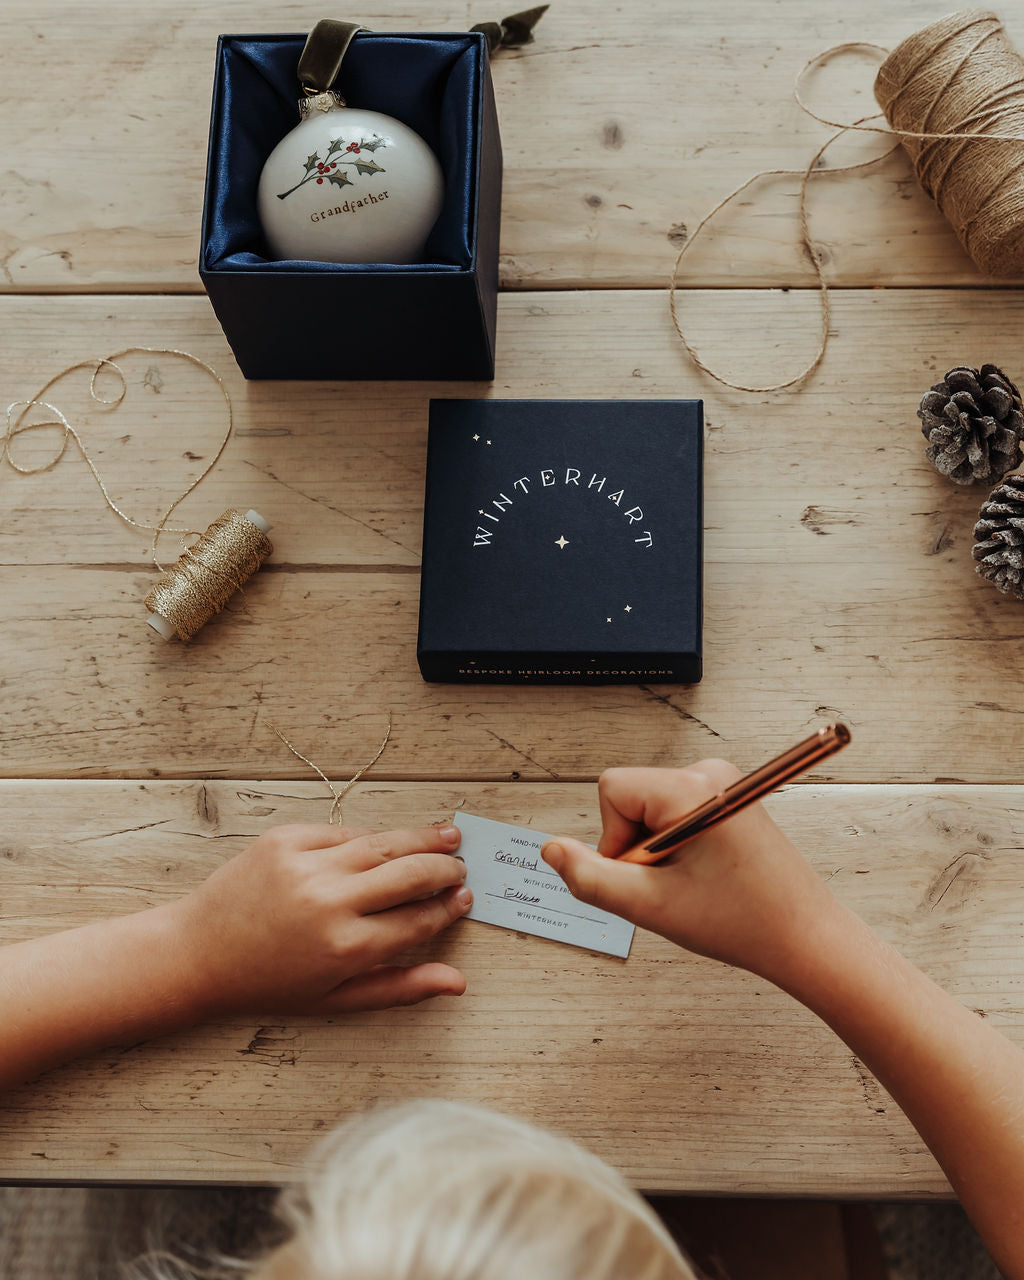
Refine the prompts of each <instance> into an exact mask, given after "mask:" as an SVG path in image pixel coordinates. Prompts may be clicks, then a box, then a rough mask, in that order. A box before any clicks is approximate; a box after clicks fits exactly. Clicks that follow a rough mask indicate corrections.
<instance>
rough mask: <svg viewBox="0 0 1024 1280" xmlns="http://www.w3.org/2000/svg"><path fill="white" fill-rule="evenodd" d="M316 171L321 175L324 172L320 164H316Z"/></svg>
mask: <svg viewBox="0 0 1024 1280" xmlns="http://www.w3.org/2000/svg"><path fill="white" fill-rule="evenodd" d="M317 169H318V170H319V171H320V172H321V173H323V171H324V167H323V165H322V164H318V165H317Z"/></svg>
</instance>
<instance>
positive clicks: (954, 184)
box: [669, 10, 1024, 393]
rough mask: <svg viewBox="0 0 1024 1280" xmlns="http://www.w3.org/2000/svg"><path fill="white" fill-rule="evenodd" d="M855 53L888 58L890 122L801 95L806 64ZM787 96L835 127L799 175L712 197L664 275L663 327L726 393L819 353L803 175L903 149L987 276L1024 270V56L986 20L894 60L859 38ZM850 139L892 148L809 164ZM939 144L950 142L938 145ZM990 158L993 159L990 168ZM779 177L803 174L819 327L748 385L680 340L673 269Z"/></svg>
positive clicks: (913, 44) (824, 303) (811, 365)
mask: <svg viewBox="0 0 1024 1280" xmlns="http://www.w3.org/2000/svg"><path fill="white" fill-rule="evenodd" d="M856 49H872V50H874V51H876V52H879V53H883V54H886V55H887V57H886V60H885V62H884V63H883V64H882V65H881V67H880V68H879V71H878V75H877V78H876V80H875V96H876V98H877V99H878V101H879V104H880V105H881V106H882V108H883V112H884V114H885V117H886V119H887V121H888V126H889V127H886V126H883V125H873V124H871V123H870V121H872V120H877V119H880V118H881V116H880V114H875V115H870V116H864V117H862V118H861V119H859V120H855V121H852V122H843V121H839V120H831V119H829V118H828V117H827V116H823V115H820V114H819V113H818V112H816V111H814V110H812V109H811V108H810V107H809V106H808V105H807V103H806V102H805V101H804V99H803V96H802V94H801V88H802V85H803V82H804V80H805V78H806V76H807V75H808V74H809V73H810V72H811V71H812V70H813V69H814V68H815V67H817V66H819V65H820V64H822V63H824V62H825V61H826V60H827V59H829V58H831V57H834V56H835V55H836V54H840V53H847V52H850V51H852V50H856ZM793 97H794V99H795V101H796V103H797V105H798V106H799V107H800V109H801V110H802V111H804V112H806V114H807V115H809V116H811V117H813V119H815V120H817V121H819V122H820V123H822V124H825V125H828V126H829V127H830V128H835V129H837V132H836V133H834V134H833V135H832V136H831V137H830V138H829V139H828V140H827V141H826V142H825V143H824V144H823V145H822V146H821V147H819V148H818V150H817V151H816V152H815V154H814V155H813V157H812V158H811V161H810V163H809V164H808V165H807V166H806V168H803V169H764V170H762V171H760V172H759V173H755V174H753V175H752V176H751V177H750V178H748V179H747V180H746V181H745V182H743V183H741V184H740V186H738V187H737V188H736V189H735V190H734V191H731V192H730V193H729V194H728V195H727V196H725V197H724V199H722V200H720V201H719V202H718V203H717V204H716V205H715V206H714V208H713V209H712V210H711V211H710V212H709V213H707V214H706V215H705V216H704V217H703V218H702V219H701V220H700V222H699V223H698V224H697V227H696V229H695V230H694V232H693V234H692V235H691V236H689V237H688V238H687V240H686V242H685V243H684V244H683V246H682V248H681V249H680V250H679V253H678V254H677V256H676V260H675V263H674V265H673V268H672V275H671V277H670V280H669V308H670V311H671V315H672V323H673V325H674V326H675V330H676V333H677V334H678V335H679V340H680V342H681V343H682V344H683V347H684V348H685V350H686V352H687V354H688V355H689V357H690V359H691V360H692V361H693V362H694V364H696V365H697V367H698V368H699V369H702V370H703V371H704V372H705V373H706V374H708V376H709V377H711V378H714V379H715V381H716V382H719V383H721V384H722V385H723V386H726V387H731V388H733V390H735V391H751V392H759V393H760V392H768V391H782V390H783V389H784V388H786V387H792V386H794V385H796V384H797V383H800V382H803V381H804V380H805V379H806V378H807V377H808V375H809V374H811V373H813V371H814V370H815V369H816V368H817V367H818V365H819V364H820V363H821V361H822V358H823V356H824V355H825V351H826V348H827V346H828V336H829V327H830V323H831V304H830V300H829V287H828V282H827V280H826V278H825V272H824V268H823V266H822V263H821V260H820V258H819V256H818V254H817V252H816V250H815V248H814V244H813V241H812V240H811V232H810V224H809V220H808V212H807V186H808V183H809V181H810V179H811V176H812V174H823V175H824V174H835V173H848V172H852V171H853V170H854V169H866V168H868V167H869V166H871V165H874V164H877V163H878V162H879V161H880V160H883V159H885V157H886V156H888V155H891V154H892V152H893V151H895V150H896V148H897V147H898V146H899V145H900V144H901V143H902V144H903V146H904V147H905V148H906V150H907V152H908V154H909V155H910V158H911V160H912V162H913V164H914V170H915V174H916V175H917V178H918V181H919V182H920V183H921V186H922V187H923V188H924V190H925V191H926V192H927V193H928V194H929V195H930V196H932V197H933V199H934V200H935V202H936V203H937V204H938V206H939V208H940V209H941V210H942V212H943V213H944V214H945V215H946V217H947V218H948V219H949V220H950V222H951V223H952V225H953V228H954V230H955V231H956V233H957V235H958V236H959V238H960V240H961V243H962V244H963V245H964V247H965V248H966V249H967V251H968V253H969V254H970V255H971V257H972V258H973V259H974V261H975V262H976V263H977V264H978V266H980V267H981V268H982V269H983V270H986V271H990V272H992V273H993V274H1007V273H1016V272H1018V271H1020V270H1024V149H1022V148H1020V147H1019V146H1018V147H1016V148H1013V147H1006V146H1005V144H1006V143H1008V142H1009V143H1016V144H1020V143H1024V59H1022V58H1021V57H1020V55H1019V54H1018V53H1017V51H1016V50H1015V49H1014V48H1013V46H1012V45H1011V44H1010V42H1009V41H1008V40H1007V38H1006V35H1005V32H1004V30H1003V27H1002V24H1001V23H1000V21H999V19H998V18H997V17H996V15H995V14H993V13H990V12H987V11H981V10H965V11H962V12H959V13H954V14H951V15H950V16H949V17H947V18H943V19H941V20H940V21H939V22H936V23H933V24H932V25H931V26H929V27H926V28H925V29H924V30H923V31H919V32H917V33H916V34H915V35H913V36H910V37H908V38H907V39H906V40H904V41H903V42H902V43H901V44H900V45H899V46H898V47H897V48H896V49H895V50H893V51H892V52H891V53H890V52H889V50H887V49H885V48H883V47H882V46H881V45H876V44H870V43H867V42H864V41H846V42H844V43H843V44H838V45H834V46H833V47H832V48H830V49H825V50H823V51H822V52H821V53H817V54H815V55H814V57H813V58H810V59H809V60H808V61H807V62H806V63H805V64H804V65H803V67H801V69H800V71H799V72H798V73H797V76H796V80H795V81H794V85H793ZM932 126H934V128H933V127H932ZM850 132H863V133H879V134H883V135H885V136H888V137H893V138H895V139H896V141H895V142H894V143H893V144H892V145H891V146H889V147H887V148H886V149H885V150H884V151H882V152H880V153H879V154H878V155H876V156H872V157H871V158H870V159H868V160H862V161H860V162H858V163H855V164H848V165H836V166H831V167H827V168H818V164H819V161H820V160H821V159H822V158H823V157H824V155H825V154H826V153H827V152H828V150H829V149H830V148H831V147H832V146H833V145H834V143H836V142H837V141H838V140H839V139H840V138H841V137H843V136H844V135H845V134H847V133H850ZM942 143H951V144H953V145H951V146H948V147H945V148H943V147H942V146H941V144H942ZM968 144H971V145H968ZM976 144H977V145H976ZM984 144H993V145H984ZM997 158H998V160H999V163H995V160H996V159H997ZM776 176H781V177H799V178H800V196H799V206H798V207H799V218H800V243H801V246H802V248H803V250H804V252H805V253H806V255H807V257H808V259H809V261H810V263H811V265H812V266H813V268H814V271H815V274H816V276H817V281H818V295H819V301H820V309H821V328H820V332H819V338H818V346H817V350H816V351H815V353H814V355H813V357H812V358H811V360H810V361H809V362H808V363H807V364H806V365H805V366H804V367H803V368H802V369H801V370H800V371H799V372H798V373H796V374H794V375H793V376H792V377H791V378H787V379H786V380H785V381H782V382H774V383H772V384H770V385H768V386H754V385H751V384H749V383H743V382H734V381H732V380H731V379H730V378H727V377H726V376H725V375H724V374H720V373H718V372H716V371H715V370H714V369H712V368H711V367H710V366H709V365H708V364H707V363H706V362H705V361H704V360H703V359H702V358H701V357H700V355H699V354H698V352H697V351H696V350H695V349H694V347H693V345H692V344H691V342H690V341H689V339H688V338H687V336H686V334H685V333H684V331H683V327H682V323H681V321H680V318H679V306H678V298H677V288H678V277H679V267H680V264H681V262H682V260H683V258H684V257H685V255H686V254H687V253H688V252H689V251H690V249H691V248H692V247H693V244H694V242H695V241H696V239H697V238H698V236H699V235H700V233H701V231H702V230H703V228H704V227H705V226H706V225H707V223H708V222H710V221H711V219H712V218H713V217H714V216H715V214H717V213H718V212H719V210H721V209H723V208H724V207H725V206H726V205H727V204H729V203H730V202H731V201H733V200H735V198H736V197H737V196H738V195H740V194H741V193H742V192H744V191H745V190H746V189H747V188H748V187H749V186H751V185H752V184H753V183H755V182H757V181H759V180H760V179H761V178H767V177H776ZM1015 180H1016V181H1015Z"/></svg>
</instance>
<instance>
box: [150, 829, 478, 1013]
mask: <svg viewBox="0 0 1024 1280" xmlns="http://www.w3.org/2000/svg"><path fill="white" fill-rule="evenodd" d="M458 843H459V832H458V830H457V829H456V828H455V827H451V826H446V827H443V828H440V829H439V828H438V827H423V828H421V829H419V830H415V831H363V830H356V829H353V828H345V827H332V826H313V825H310V826H288V827H276V828H274V829H273V830H271V831H268V832H266V834H264V835H262V836H260V838H259V839H258V840H257V841H256V842H255V843H254V844H252V845H250V847H249V848H248V849H246V850H245V852H244V853H241V854H239V855H238V856H237V857H236V858H232V859H231V861H230V862H227V863H225V864H224V866H222V867H220V868H219V869H218V870H217V871H215V872H214V873H213V875H212V876H210V878H209V879H208V880H207V881H206V882H205V883H204V884H202V885H200V886H199V888H198V889H195V890H194V891H193V892H192V893H190V894H189V895H188V896H187V897H185V898H183V899H181V901H180V902H178V903H175V904H173V905H172V907H171V908H170V909H171V910H172V911H175V912H177V921H178V925H179V927H180V931H181V936H182V962H183V964H184V965H186V966H187V968H188V971H189V983H190V985H191V986H192V988H193V991H194V997H195V1001H196V1004H197V1006H198V1007H199V1008H200V1009H202V1010H203V1011H204V1013H205V1015H206V1016H209V1015H210V1014H213V1013H225V1012H241V1011H254V1010H275V1011H277V1010H280V1011H282V1012H284V1011H291V1012H298V1013H334V1012H344V1011H353V1010H358V1009H383V1008H387V1007H388V1006H390V1005H396V1004H415V1003H417V1002H418V1001H420V1000H426V999H428V998H429V997H431V996H436V995H461V994H462V992H463V991H464V990H465V987H466V982H465V979H464V978H463V976H462V974H461V973H459V971H458V970H457V969H453V968H451V966H449V965H446V964H419V965H414V966H413V967H412V968H409V969H402V968H396V967H394V966H390V965H388V963H387V962H388V961H390V960H391V959H393V957H395V956H397V955H398V954H399V953H400V952H402V951H406V950H408V948H409V947H412V946H415V945H416V944H417V943H420V942H424V941H426V940H427V939H428V938H431V937H433V936H434V934H436V933H439V932H440V931H441V930H442V929H444V928H445V927H446V926H447V925H449V924H451V923H452V921H453V920H457V919H458V918H459V917H460V916H462V915H465V913H466V912H467V911H468V910H469V908H470V906H471V905H472V901H473V895H472V894H471V893H470V891H469V890H468V889H467V888H465V886H464V884H463V881H464V880H465V878H466V867H465V864H464V863H463V862H462V861H461V860H460V859H458V858H455V857H452V854H453V853H454V852H455V850H456V848H457V847H458Z"/></svg>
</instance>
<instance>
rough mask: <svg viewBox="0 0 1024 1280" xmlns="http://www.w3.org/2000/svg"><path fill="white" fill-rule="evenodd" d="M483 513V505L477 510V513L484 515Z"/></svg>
mask: <svg viewBox="0 0 1024 1280" xmlns="http://www.w3.org/2000/svg"><path fill="white" fill-rule="evenodd" d="M483 514H484V509H483V507H481V508H480V510H479V511H478V512H477V515H478V516H482V515H483Z"/></svg>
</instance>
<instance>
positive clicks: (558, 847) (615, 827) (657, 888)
mask: <svg viewBox="0 0 1024 1280" xmlns="http://www.w3.org/2000/svg"><path fill="white" fill-rule="evenodd" d="M741 776H742V775H741V774H740V771H739V770H738V769H737V768H736V767H735V766H734V765H731V764H728V763H726V761H724V760H702V761H700V762H699V763H698V764H695V765H691V766H689V767H688V768H685V769H609V770H608V771H607V772H606V773H604V774H602V776H601V780H600V782H599V784H598V794H599V798H600V804H601V818H602V821H603V824H604V832H603V834H602V836H601V842H600V844H599V845H598V852H596V853H595V852H594V850H593V849H590V848H589V847H588V846H587V845H584V844H581V843H580V841H578V840H575V839H573V838H571V837H566V836H558V837H557V838H556V839H555V840H551V841H549V842H548V843H547V844H546V845H545V846H544V848H543V849H542V850H541V852H542V854H543V856H544V859H545V861H546V862H547V863H548V864H549V865H550V866H551V867H552V868H553V869H554V870H555V871H557V872H558V874H559V875H560V876H561V877H562V879H563V880H564V881H565V882H566V884H567V885H568V887H569V889H570V890H571V891H572V893H573V894H574V896H575V897H577V898H579V899H580V900H581V901H583V902H588V903H590V904H591V905H592V906H596V907H601V908H603V909H604V910H606V911H612V912H614V913H615V914H616V915H619V916H623V917H625V919H627V920H632V921H633V922H634V923H635V924H638V925H640V926H642V927H643V928H645V929H650V930H652V931H653V932H655V933H660V934H661V935H662V936H663V937H666V938H669V939H671V940H672V941H673V942H677V943H678V944H679V945H680V946H681V947H686V948H687V949H688V950H689V951H696V952H698V953H699V954H701V955H705V956H711V957H712V958H714V959H716V960H723V961H725V962H726V963H727V964H733V965H738V966H739V967H740V968H743V969H750V970H751V971H753V972H755V973H759V974H761V975H762V976H764V977H766V978H769V979H770V980H772V981H775V982H781V983H784V982H785V981H786V979H787V977H788V976H789V974H790V971H791V969H792V966H793V964H794V963H800V957H801V949H802V947H803V944H804V943H805V939H806V934H807V929H808V926H809V925H810V923H811V922H817V921H818V920H819V919H820V917H821V915H822V913H823V912H824V911H825V910H826V909H827V908H828V907H829V906H830V905H832V904H834V903H835V899H834V898H833V897H832V895H831V893H830V892H829V891H828V889H827V888H826V887H825V885H824V883H823V882H822V881H821V880H820V879H819V878H818V876H817V875H816V874H815V872H814V871H813V870H812V868H811V867H810V866H809V865H808V864H807V863H806V862H805V861H804V859H803V858H802V857H801V855H800V854H799V852H798V851H797V850H796V849H795V848H794V846H793V845H792V844H791V843H790V842H789V840H787V839H786V837H785V836H784V835H783V834H782V832H781V831H780V830H779V828H778V827H777V826H776V825H775V823H774V822H772V820H771V818H769V817H768V815H767V813H766V812H765V811H764V809H763V808H762V806H761V805H759V804H757V805H751V806H750V807H749V808H747V809H744V810H743V811H742V812H740V813H738V814H737V815H735V816H734V817H732V818H729V819H728V820H727V821H725V822H723V823H721V824H720V825H719V826H717V827H714V828H713V829H712V830H711V831H709V832H707V834H705V835H703V836H700V837H698V838H697V839H696V840H693V841H692V842H690V843H689V844H687V845H684V846H683V848H682V849H680V850H679V851H678V852H677V853H674V854H671V855H670V856H669V857H668V858H666V859H665V860H664V861H663V862H660V863H657V864H655V865H653V866H639V865H636V864H633V863H624V862H618V861H616V855H617V854H620V853H623V852H625V850H627V849H628V848H630V847H631V846H632V845H634V844H637V843H638V842H639V841H640V840H642V839H644V838H645V837H646V836H647V835H648V834H649V833H651V832H653V831H658V830H663V829H664V828H665V827H668V826H671V825H672V824H673V823H674V822H676V821H678V820H679V819H680V818H681V817H683V816H684V815H685V814H687V813H689V812H690V811H691V810H693V809H695V808H696V807H697V806H698V805H700V804H703V803H704V801H706V800H708V799H710V798H711V797H712V796H714V795H717V794H718V793H719V792H721V791H723V790H724V789H725V788H726V787H728V786H730V785H731V784H732V783H733V782H735V781H736V780H737V779H738V778H740V777H741Z"/></svg>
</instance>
